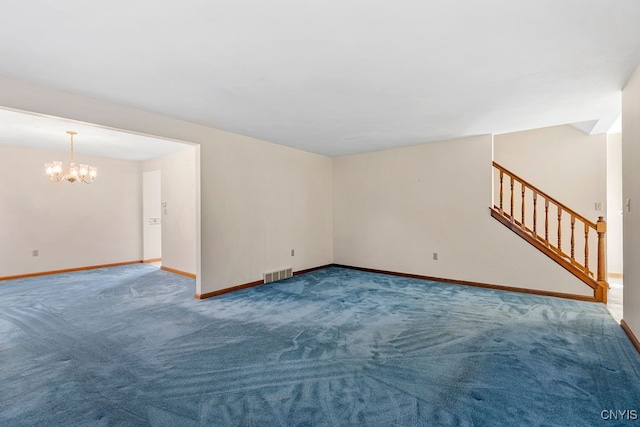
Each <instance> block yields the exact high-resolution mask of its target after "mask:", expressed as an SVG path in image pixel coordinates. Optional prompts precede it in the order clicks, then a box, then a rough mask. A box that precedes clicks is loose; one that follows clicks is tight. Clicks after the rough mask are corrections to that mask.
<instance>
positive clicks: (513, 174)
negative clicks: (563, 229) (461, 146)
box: [493, 162, 597, 229]
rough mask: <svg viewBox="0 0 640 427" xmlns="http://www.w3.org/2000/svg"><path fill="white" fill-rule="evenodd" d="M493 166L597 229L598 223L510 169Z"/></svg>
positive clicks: (496, 164)
mask: <svg viewBox="0 0 640 427" xmlns="http://www.w3.org/2000/svg"><path fill="white" fill-rule="evenodd" d="M493 166H494V167H495V168H496V169H499V170H501V171H503V172H504V173H506V174H507V175H509V176H512V177H513V178H514V179H515V180H516V181H518V182H520V183H522V184H524V185H525V186H527V187H528V188H530V189H531V190H533V191H535V192H536V193H537V194H539V195H541V196H542V197H544V198H545V199H546V200H549V201H550V202H553V203H554V204H555V205H556V206H560V207H561V208H562V210H563V211H565V212H569V213H570V214H571V215H573V216H575V217H576V218H579V219H580V220H581V221H582V222H584V223H585V224H589V225H590V226H591V228H593V229H596V228H597V227H596V223H594V222H593V221H591V220H589V219H587V218H585V217H583V216H582V215H580V214H579V213H578V212H576V211H574V210H573V209H571V208H570V207H568V206H567V205H565V204H564V203H562V202H559V201H558V200H557V199H554V198H553V197H551V196H549V195H548V194H547V193H545V192H544V191H542V190H540V189H539V188H538V187H536V186H534V185H533V184H530V183H529V182H527V181H526V180H525V179H522V178H520V177H519V176H518V175H516V174H515V173H513V172H511V171H510V170H509V169H507V168H505V167H504V166H501V165H499V164H498V163H496V162H493Z"/></svg>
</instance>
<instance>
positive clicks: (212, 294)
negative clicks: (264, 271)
mask: <svg viewBox="0 0 640 427" xmlns="http://www.w3.org/2000/svg"><path fill="white" fill-rule="evenodd" d="M262 283H263V280H256V281H255V282H249V283H244V284H242V285H238V286H233V287H231V288H225V289H220V290H218V291H213V292H207V293H205V294H196V295H195V296H196V298H197V299H207V298H211V297H217V296H218V295H223V294H228V293H229V292H235V291H239V290H242V289H247V288H252V287H254V286H258V285H262Z"/></svg>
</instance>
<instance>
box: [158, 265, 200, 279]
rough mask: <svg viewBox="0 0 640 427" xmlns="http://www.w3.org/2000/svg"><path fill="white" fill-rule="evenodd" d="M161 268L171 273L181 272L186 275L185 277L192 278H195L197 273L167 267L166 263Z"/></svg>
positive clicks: (180, 273)
mask: <svg viewBox="0 0 640 427" xmlns="http://www.w3.org/2000/svg"><path fill="white" fill-rule="evenodd" d="M160 270H164V271H168V272H169V273H174V274H179V275H181V276H185V277H188V278H190V279H195V278H196V275H195V274H193V273H188V272H186V271H182V270H176V269H175V268H171V267H166V266H164V265H163V266H162V267H160Z"/></svg>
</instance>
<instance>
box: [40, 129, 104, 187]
mask: <svg viewBox="0 0 640 427" xmlns="http://www.w3.org/2000/svg"><path fill="white" fill-rule="evenodd" d="M67 133H68V134H69V135H70V136H71V162H70V164H69V169H68V170H67V171H65V172H63V164H62V162H59V161H57V160H54V161H53V162H51V163H45V164H44V167H45V171H46V173H47V176H49V179H50V180H51V181H55V182H60V181H63V180H64V181H68V182H71V183H74V182H76V181H82V182H85V183H87V184H91V183H92V182H93V180H94V179H95V178H96V176H98V168H96V167H94V166H89V165H85V164H80V165H77V164H75V163H74V162H73V136H74V135H77V132H74V131H72V130H68V131H67Z"/></svg>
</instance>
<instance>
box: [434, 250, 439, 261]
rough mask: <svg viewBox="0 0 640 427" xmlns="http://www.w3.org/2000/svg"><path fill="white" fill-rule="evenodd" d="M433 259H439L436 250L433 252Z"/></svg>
mask: <svg viewBox="0 0 640 427" xmlns="http://www.w3.org/2000/svg"><path fill="white" fill-rule="evenodd" d="M433 260H434V261H437V260H438V252H434V253H433Z"/></svg>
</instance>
